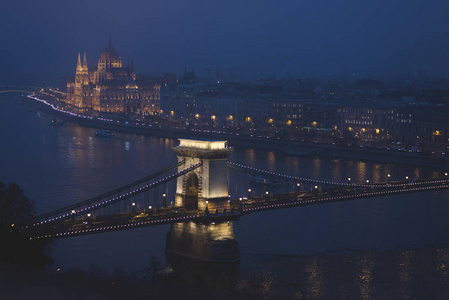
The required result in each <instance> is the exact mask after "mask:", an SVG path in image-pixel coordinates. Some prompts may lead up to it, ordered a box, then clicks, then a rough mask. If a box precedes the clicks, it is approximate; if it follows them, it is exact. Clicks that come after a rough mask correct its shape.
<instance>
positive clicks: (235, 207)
mask: <svg viewBox="0 0 449 300" xmlns="http://www.w3.org/2000/svg"><path fill="white" fill-rule="evenodd" d="M443 189H449V180H434V181H422V182H399V183H392V184H387V185H384V184H382V185H367V186H365V187H361V186H354V187H352V188H351V187H336V188H332V189H327V190H323V191H320V192H318V191H317V192H306V193H305V192H293V193H286V194H279V195H272V196H270V197H254V198H249V199H242V200H238V199H234V200H231V210H229V211H215V212H209V213H206V212H204V211H198V210H185V209H182V208H163V209H160V210H153V211H151V212H148V211H147V212H142V211H138V212H135V213H127V214H120V215H111V216H105V217H98V218H91V219H90V218H83V219H66V220H58V221H54V222H49V223H45V224H42V225H35V226H32V227H31V228H28V229H25V230H26V231H28V233H29V236H31V239H41V238H64V237H71V236H76V235H83V234H93V233H100V232H108V231H115V230H124V229H131V228H138V227H144V226H155V225H161V224H168V223H175V222H186V221H193V220H194V221H197V222H202V223H208V222H223V221H232V220H238V219H239V218H240V216H242V215H246V214H251V213H255V212H260V211H265V210H273V209H281V208H289V207H296V206H306V205H314V204H320V203H328V202H338V201H346V200H354V199H360V198H371V197H384V196H389V195H396V194H403V193H416V192H426V191H432V190H443Z"/></svg>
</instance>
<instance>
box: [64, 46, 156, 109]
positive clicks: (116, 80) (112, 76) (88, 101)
mask: <svg viewBox="0 0 449 300" xmlns="http://www.w3.org/2000/svg"><path fill="white" fill-rule="evenodd" d="M159 91H160V85H159V84H157V83H152V82H151V81H150V80H145V79H139V78H136V74H135V73H134V66H133V62H131V66H130V65H129V62H128V66H127V67H123V65H122V60H121V57H120V56H119V54H118V52H117V51H116V50H115V49H114V48H113V47H112V42H111V39H110V38H109V45H108V47H106V49H105V50H104V51H103V52H102V53H101V55H100V59H99V60H98V65H97V67H94V66H88V64H87V58H86V53H84V57H83V61H81V55H80V54H78V63H77V66H76V73H75V79H74V80H73V81H69V82H68V83H67V98H66V103H67V104H69V105H71V106H72V108H73V109H75V110H77V111H80V112H86V111H94V112H109V113H134V114H142V115H153V114H158V113H159V111H160V93H159Z"/></svg>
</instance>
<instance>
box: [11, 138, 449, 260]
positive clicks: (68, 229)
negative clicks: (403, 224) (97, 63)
mask: <svg viewBox="0 0 449 300" xmlns="http://www.w3.org/2000/svg"><path fill="white" fill-rule="evenodd" d="M173 149H174V151H176V153H177V154H178V162H177V163H175V164H173V165H171V166H168V167H167V168H165V169H163V170H160V171H158V172H156V173H154V174H151V175H149V176H147V177H145V178H142V179H140V180H137V181H135V182H132V183H129V184H127V185H124V186H122V187H119V188H116V189H114V190H111V191H108V192H106V193H103V194H101V195H98V196H96V197H93V198H90V199H87V200H83V201H80V202H78V203H74V204H71V205H68V206H66V207H62V208H60V209H57V210H54V211H51V212H48V213H45V214H42V215H40V216H38V218H37V220H36V221H34V222H33V223H32V224H26V225H23V226H21V227H18V226H16V227H15V230H22V231H23V232H24V233H25V234H27V236H29V238H30V239H48V238H53V239H59V238H68V237H73V236H78V235H86V234H94V233H102V232H108V231H116V230H127V229H132V228H138V227H144V226H156V225H161V224H172V225H171V230H170V232H169V233H168V235H167V242H166V251H167V252H170V253H175V254H178V255H183V256H188V257H193V258H197V259H201V260H206V261H212V262H233V261H238V259H239V250H238V242H237V241H236V240H235V238H234V230H233V222H234V221H237V220H239V218H241V217H243V216H245V215H247V214H251V213H257V212H261V211H266V210H273V209H282V208H289V207H296V206H306V205H316V204H321V203H328V202H337V201H346V200H354V199H362V198H370V197H382V196H388V195H395V194H400V193H416V192H426V191H430V190H440V189H448V188H449V180H448V178H447V173H445V174H444V175H443V176H442V178H438V179H431V180H415V181H413V180H408V179H407V180H405V181H388V182H384V183H369V182H366V183H363V184H357V183H351V182H350V181H348V182H332V181H326V180H317V179H311V178H303V177H296V176H292V175H288V174H282V173H277V172H272V171H267V170H262V169H258V168H254V167H250V166H245V165H242V164H238V163H235V162H230V161H228V155H229V153H230V152H231V151H232V149H231V148H229V147H228V146H227V143H226V141H221V140H189V139H180V143H179V146H177V147H174V148H173ZM231 174H232V176H233V177H235V178H237V179H238V180H237V185H238V188H236V189H235V191H236V192H235V194H233V195H231V193H230V192H229V191H230V190H233V188H230V176H231Z"/></svg>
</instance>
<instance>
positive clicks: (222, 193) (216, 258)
mask: <svg viewBox="0 0 449 300" xmlns="http://www.w3.org/2000/svg"><path fill="white" fill-rule="evenodd" d="M179 141H180V143H179V146H177V147H174V148H173V149H174V150H175V151H176V153H177V154H178V160H179V161H183V160H184V161H185V164H184V165H183V166H180V170H179V171H181V170H182V169H183V168H186V167H190V166H192V165H196V164H198V163H201V166H200V167H199V168H198V169H196V170H194V171H192V172H189V173H187V174H185V175H183V176H181V177H178V180H177V185H176V194H175V206H176V207H182V208H184V209H187V210H198V212H199V213H200V214H205V211H206V208H207V210H208V211H209V212H210V214H215V215H217V214H222V215H225V213H226V212H228V213H229V211H230V208H231V207H230V202H229V201H230V197H229V189H228V183H229V169H228V166H227V161H228V154H229V153H230V152H231V149H230V148H228V147H227V145H226V141H217V140H188V139H179ZM166 250H167V252H169V253H175V254H178V255H183V256H188V257H192V258H196V259H200V260H204V261H209V262H235V261H238V260H239V250H238V243H237V241H236V240H235V238H234V224H233V222H232V221H226V219H225V220H223V219H221V220H220V222H209V221H208V220H207V217H206V219H205V221H204V222H203V223H202V222H193V221H191V222H188V223H174V224H172V227H171V230H170V232H169V233H168V235H167V245H166Z"/></svg>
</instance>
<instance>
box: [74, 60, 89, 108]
mask: <svg viewBox="0 0 449 300" xmlns="http://www.w3.org/2000/svg"><path fill="white" fill-rule="evenodd" d="M73 105H74V106H75V107H76V108H78V109H85V108H87V107H91V106H92V101H91V97H90V93H89V69H88V67H87V58H86V53H85V52H84V58H83V62H82V63H81V54H80V53H78V63H77V64H76V73H75V89H74V99H73Z"/></svg>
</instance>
